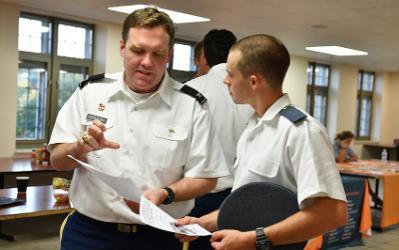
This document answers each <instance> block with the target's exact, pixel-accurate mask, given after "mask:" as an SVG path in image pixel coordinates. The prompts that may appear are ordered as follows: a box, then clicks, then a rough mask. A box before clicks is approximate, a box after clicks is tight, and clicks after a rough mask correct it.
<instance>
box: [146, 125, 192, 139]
mask: <svg viewBox="0 0 399 250" xmlns="http://www.w3.org/2000/svg"><path fill="white" fill-rule="evenodd" d="M153 134H154V135H155V136H156V137H159V138H163V139H167V140H171V141H182V140H185V139H187V137H188V130H187V129H186V128H183V127H175V126H169V125H164V124H158V125H155V126H154V128H153Z"/></svg>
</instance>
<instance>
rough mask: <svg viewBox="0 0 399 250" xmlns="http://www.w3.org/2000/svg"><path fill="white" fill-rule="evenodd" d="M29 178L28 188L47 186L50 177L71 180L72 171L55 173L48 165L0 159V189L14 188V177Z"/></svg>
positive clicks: (10, 158)
mask: <svg viewBox="0 0 399 250" xmlns="http://www.w3.org/2000/svg"><path fill="white" fill-rule="evenodd" d="M18 175H24V176H29V177H30V180H29V186H38V185H49V184H51V183H52V177H54V176H57V177H64V178H68V179H71V178H72V175H73V171H57V170H56V169H54V168H52V167H51V166H50V165H43V164H39V163H37V164H36V163H34V162H33V163H32V162H31V159H30V158H12V157H8V158H0V189H3V188H11V187H16V182H15V177H16V176H18Z"/></svg>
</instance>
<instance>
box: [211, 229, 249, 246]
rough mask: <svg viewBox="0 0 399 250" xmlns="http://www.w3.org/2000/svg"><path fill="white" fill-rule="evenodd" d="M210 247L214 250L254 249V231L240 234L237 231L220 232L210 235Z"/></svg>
mask: <svg viewBox="0 0 399 250" xmlns="http://www.w3.org/2000/svg"><path fill="white" fill-rule="evenodd" d="M211 245H212V247H213V248H214V249H215V250H223V249H228V250H241V249H248V250H252V249H256V234H255V231H248V232H240V231H237V230H221V231H216V232H214V233H213V234H212V237H211Z"/></svg>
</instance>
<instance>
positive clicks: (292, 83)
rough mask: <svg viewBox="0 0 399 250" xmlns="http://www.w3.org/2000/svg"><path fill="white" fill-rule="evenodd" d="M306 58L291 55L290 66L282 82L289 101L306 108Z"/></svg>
mask: <svg viewBox="0 0 399 250" xmlns="http://www.w3.org/2000/svg"><path fill="white" fill-rule="evenodd" d="M307 67H308V59H306V58H303V57H298V56H291V63H290V67H289V68H288V71H287V75H286V76H285V79H284V83H283V91H284V92H285V93H288V95H289V97H290V99H291V102H292V103H293V104H295V105H297V106H298V107H300V108H302V109H303V110H306V70H307Z"/></svg>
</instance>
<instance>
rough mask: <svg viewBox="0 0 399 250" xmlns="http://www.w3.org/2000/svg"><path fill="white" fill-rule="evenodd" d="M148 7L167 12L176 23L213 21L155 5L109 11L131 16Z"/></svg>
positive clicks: (110, 8)
mask: <svg viewBox="0 0 399 250" xmlns="http://www.w3.org/2000/svg"><path fill="white" fill-rule="evenodd" d="M146 7H154V8H157V9H158V10H160V11H163V12H165V13H166V14H168V15H169V16H170V18H171V19H172V20H173V22H174V23H199V22H209V21H210V20H211V19H209V18H205V17H200V16H194V15H190V14H186V13H183V12H178V11H174V10H168V9H163V8H159V7H157V6H154V5H146V4H135V5H123V6H114V7H108V9H109V10H112V11H117V12H122V13H127V14H130V13H132V12H133V11H135V10H138V9H142V8H146Z"/></svg>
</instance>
